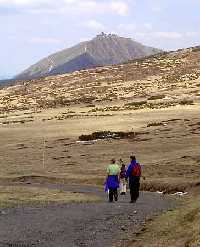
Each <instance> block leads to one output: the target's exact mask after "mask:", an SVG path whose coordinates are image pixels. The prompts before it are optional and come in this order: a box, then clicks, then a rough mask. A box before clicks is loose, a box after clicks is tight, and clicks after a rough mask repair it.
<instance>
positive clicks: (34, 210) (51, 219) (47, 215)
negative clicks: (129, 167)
mask: <svg viewBox="0 0 200 247" xmlns="http://www.w3.org/2000/svg"><path fill="white" fill-rule="evenodd" d="M27 186H33V185H32V184H31V185H27ZM34 186H39V187H48V188H54V189H55V188H56V189H62V190H64V191H74V192H82V193H93V194H95V195H98V196H101V197H102V199H104V200H105V201H103V202H98V203H68V204H62V205H58V204H49V205H45V206H44V205H43V206H24V207H18V208H11V209H4V210H3V214H2V213H0V247H31V246H38V247H86V246H87V247H93V246H94V247H107V246H108V247H110V246H112V244H114V243H118V245H120V246H125V243H126V242H127V239H128V237H130V236H131V235H132V234H133V233H134V232H136V231H137V230H138V227H141V226H142V225H143V224H144V221H145V219H146V218H148V217H151V216H152V215H155V214H158V213H161V212H162V211H163V210H167V209H169V208H171V207H173V206H174V202H173V200H171V199H170V198H168V197H163V196H160V195H158V194H155V193H141V196H140V199H139V200H138V202H137V203H136V204H129V203H128V202H129V196H128V195H127V196H125V197H122V196H120V198H119V201H118V202H117V203H108V202H107V200H106V199H107V198H106V195H105V194H104V193H103V192H102V191H101V190H100V189H98V188H94V187H89V186H88V187H87V186H84V187H80V186H66V185H49V184H44V185H34Z"/></svg>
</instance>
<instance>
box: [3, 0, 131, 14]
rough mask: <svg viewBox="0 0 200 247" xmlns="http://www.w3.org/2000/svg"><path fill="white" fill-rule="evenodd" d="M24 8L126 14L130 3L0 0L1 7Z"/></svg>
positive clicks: (41, 10)
mask: <svg viewBox="0 0 200 247" xmlns="http://www.w3.org/2000/svg"><path fill="white" fill-rule="evenodd" d="M1 6H4V7H7V8H16V9H19V10H20V9H23V10H26V11H28V12H30V13H42V12H45V13H58V12H59V13H66V12H67V13H93V14H95V13H101V14H104V13H109V12H112V13H114V14H117V15H121V16H125V15H127V14H128V12H129V6H128V3H126V2H125V1H122V0H108V1H98V0H84V1H83V0H57V1H55V0H0V7H1Z"/></svg>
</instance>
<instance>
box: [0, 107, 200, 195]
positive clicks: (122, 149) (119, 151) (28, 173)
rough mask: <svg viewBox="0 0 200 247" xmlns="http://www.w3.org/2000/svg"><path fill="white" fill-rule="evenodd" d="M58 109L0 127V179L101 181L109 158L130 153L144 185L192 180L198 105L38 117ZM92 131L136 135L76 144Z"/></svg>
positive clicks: (199, 156) (199, 160)
mask: <svg viewBox="0 0 200 247" xmlns="http://www.w3.org/2000/svg"><path fill="white" fill-rule="evenodd" d="M55 111H56V112H55ZM58 111H60V112H62V111H63V109H60V110H58V109H57V110H49V111H47V112H42V113H40V114H37V120H36V121H34V122H31V123H25V124H22V125H21V124H11V125H8V126H1V128H0V136H1V146H0V164H1V165H0V177H1V179H14V180H15V181H23V180H25V181H27V180H33V179H34V180H37V181H41V182H42V180H49V181H52V182H53V181H54V182H56V181H60V182H65V183H74V184H83V183H84V184H96V185H102V184H103V182H104V178H105V169H106V167H107V165H108V164H109V161H110V159H111V158H113V157H115V158H116V159H119V158H122V159H123V160H124V161H125V163H126V164H128V162H129V156H130V154H135V155H136V156H137V158H138V160H139V161H140V162H141V164H143V171H144V175H145V177H146V180H145V181H143V183H144V185H145V186H149V183H150V184H152V181H153V182H154V184H156V183H157V184H158V185H159V184H166V183H168V185H169V183H171V184H174V185H177V184H179V185H183V186H185V184H186V183H188V184H189V185H190V184H191V183H198V181H199V175H200V166H199V164H200V151H199V145H200V138H199V134H200V119H199V116H200V107H199V105H194V106H182V107H180V106H179V107H172V108H168V109H162V110H139V111H132V112H121V113H118V115H116V116H107V117H106V116H104V117H99V118H92V117H85V118H75V119H66V120H63V121H59V120H53V121H45V122H43V121H41V119H42V118H43V117H44V114H46V115H47V114H48V116H51V115H54V114H58ZM97 130H113V131H117V130H120V131H135V132H136V133H138V135H137V136H136V138H134V139H127V140H125V139H123V140H110V139H106V140H98V141H95V142H90V143H84V142H77V141H78V137H79V136H80V135H81V134H90V133H92V132H94V131H97ZM44 140H45V144H44ZM161 187H162V186H161ZM148 189H149V188H148ZM156 189H158V188H155V190H156Z"/></svg>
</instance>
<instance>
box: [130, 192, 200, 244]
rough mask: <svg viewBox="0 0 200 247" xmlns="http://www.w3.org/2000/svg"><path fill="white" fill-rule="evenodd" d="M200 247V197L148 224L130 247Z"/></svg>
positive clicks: (188, 200)
mask: <svg viewBox="0 0 200 247" xmlns="http://www.w3.org/2000/svg"><path fill="white" fill-rule="evenodd" d="M136 246H140V247H142V246H145V247H154V246H155V247H158V246H162V247H182V246H183V247H184V246H185V247H199V246H200V197H199V196H198V197H195V198H190V199H187V201H185V205H182V206H181V207H180V208H177V209H175V210H173V211H168V212H167V213H165V214H163V215H161V216H158V217H157V218H155V220H153V221H149V222H147V224H146V226H145V227H144V229H142V231H141V232H140V233H139V234H137V235H136V236H135V238H134V239H133V240H132V244H130V246H129V247H136Z"/></svg>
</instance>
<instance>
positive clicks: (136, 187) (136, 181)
mask: <svg viewBox="0 0 200 247" xmlns="http://www.w3.org/2000/svg"><path fill="white" fill-rule="evenodd" d="M129 189H130V196H131V201H132V202H136V201H137V199H138V197H139V191H140V177H134V178H133V179H130V180H129Z"/></svg>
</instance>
